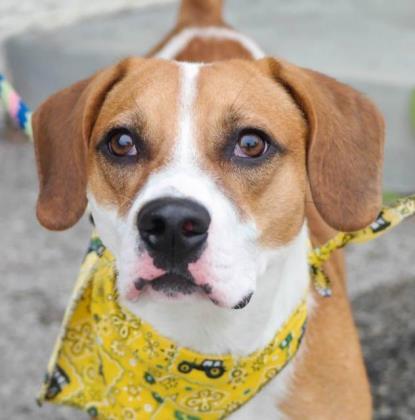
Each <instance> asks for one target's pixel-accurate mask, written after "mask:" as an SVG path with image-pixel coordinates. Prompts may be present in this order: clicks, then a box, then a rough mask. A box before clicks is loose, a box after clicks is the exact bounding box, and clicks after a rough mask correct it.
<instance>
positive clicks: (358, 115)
mask: <svg viewBox="0 0 415 420" xmlns="http://www.w3.org/2000/svg"><path fill="white" fill-rule="evenodd" d="M260 65H261V67H262V68H263V67H264V66H265V67H266V68H267V70H268V72H269V71H270V72H271V73H272V76H273V77H274V78H275V79H276V80H277V81H278V82H279V83H281V84H282V85H283V86H284V87H285V88H286V89H287V90H288V92H289V93H290V94H291V95H292V96H293V98H294V99H295V101H296V102H297V104H298V106H299V107H300V108H301V109H302V111H303V112H304V114H305V117H306V119H307V122H308V125H309V138H308V152H307V167H308V176H309V182H310V187H311V193H312V196H313V201H314V204H315V205H316V207H317V209H318V211H319V212H320V214H321V216H322V217H323V219H324V220H325V221H326V222H327V223H328V224H329V225H330V226H332V227H333V228H335V229H337V230H341V231H354V230H357V229H360V228H362V227H365V226H367V225H368V224H369V223H371V222H372V221H373V220H374V219H375V218H376V216H377V213H378V212H379V209H380V206H381V201H382V169H383V145H384V122H383V118H382V116H381V114H380V113H379V111H378V110H377V108H376V107H375V105H374V104H373V103H372V102H371V101H370V100H369V99H367V98H365V97H364V96H363V95H362V94H360V93H359V92H357V91H355V90H354V89H352V88H351V87H349V86H346V85H344V84H342V83H340V82H338V81H336V80H334V79H332V78H330V77H327V76H324V75H323V74H320V73H317V72H315V71H311V70H306V69H302V68H299V67H296V66H294V65H291V64H288V63H285V62H283V61H279V60H275V59H273V58H271V59H264V60H261V62H260Z"/></svg>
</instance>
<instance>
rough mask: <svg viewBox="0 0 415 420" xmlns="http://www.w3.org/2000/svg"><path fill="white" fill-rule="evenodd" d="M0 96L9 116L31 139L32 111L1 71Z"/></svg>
mask: <svg viewBox="0 0 415 420" xmlns="http://www.w3.org/2000/svg"><path fill="white" fill-rule="evenodd" d="M0 98H1V100H2V102H3V104H4V106H5V108H6V111H7V114H8V115H9V116H10V118H11V119H12V120H13V121H14V122H15V123H16V124H17V125H18V126H19V127H20V128H21V129H22V130H23V131H24V132H25V133H26V134H27V136H28V137H29V139H30V140H32V137H33V135H32V124H31V117H32V113H31V112H30V110H29V108H28V106H27V105H26V104H25V103H24V102H23V101H22V98H21V97H20V96H19V95H18V94H17V92H16V91H15V90H14V89H13V87H12V85H11V84H10V83H9V82H8V81H7V80H6V78H5V77H4V76H3V75H2V74H1V73H0Z"/></svg>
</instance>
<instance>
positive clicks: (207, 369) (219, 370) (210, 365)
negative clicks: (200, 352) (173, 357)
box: [177, 359, 225, 379]
mask: <svg viewBox="0 0 415 420" xmlns="http://www.w3.org/2000/svg"><path fill="white" fill-rule="evenodd" d="M177 369H178V370H179V372H181V373H190V372H191V371H192V370H193V369H196V370H200V371H202V372H204V373H205V375H206V376H207V377H208V378H211V379H217V378H220V377H221V376H222V375H223V374H224V373H225V368H224V366H223V361H222V360H210V359H206V360H203V362H202V363H200V364H198V363H192V362H186V361H185V362H181V363H179V366H177Z"/></svg>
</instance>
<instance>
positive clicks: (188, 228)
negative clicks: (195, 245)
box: [182, 220, 206, 236]
mask: <svg viewBox="0 0 415 420" xmlns="http://www.w3.org/2000/svg"><path fill="white" fill-rule="evenodd" d="M182 233H183V235H184V236H197V235H202V234H204V233H206V225H205V226H202V225H201V224H200V223H198V222H197V221H196V220H186V221H185V222H184V223H183V225H182Z"/></svg>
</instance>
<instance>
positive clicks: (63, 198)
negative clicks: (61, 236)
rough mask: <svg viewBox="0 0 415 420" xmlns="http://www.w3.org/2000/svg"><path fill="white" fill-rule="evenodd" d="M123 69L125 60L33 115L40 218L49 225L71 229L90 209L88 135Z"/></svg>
mask: <svg viewBox="0 0 415 420" xmlns="http://www.w3.org/2000/svg"><path fill="white" fill-rule="evenodd" d="M124 69H125V62H121V63H120V64H119V65H117V66H115V67H112V68H109V69H107V70H104V71H101V72H98V73H96V74H95V75H94V76H92V77H90V78H89V79H87V80H83V81H81V82H78V83H75V84H74V85H73V86H71V87H69V88H66V89H64V90H62V91H60V92H58V93H55V94H54V95H53V96H51V97H50V98H48V99H47V100H46V101H45V102H44V103H43V104H41V105H40V107H39V108H38V109H37V110H36V112H35V113H34V115H33V119H32V126H33V136H34V142H35V153H36V160H37V168H38V175H39V189H40V191H39V197H38V202H37V217H38V219H39V221H40V223H41V224H42V225H43V226H44V227H46V228H48V229H51V230H63V229H67V228H69V227H71V226H72V225H74V224H75V223H76V222H77V221H78V220H79V219H80V218H81V216H82V214H83V213H84V211H85V208H86V205H87V198H86V183H87V167H86V162H87V152H88V146H89V138H90V135H91V132H92V128H93V126H94V122H95V120H96V118H97V116H98V113H99V110H100V108H101V105H102V104H103V102H104V100H105V97H106V95H107V93H108V92H109V90H110V89H111V88H112V87H113V86H114V85H115V84H116V83H117V82H118V81H119V80H120V79H121V78H122V77H123V74H124Z"/></svg>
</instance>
